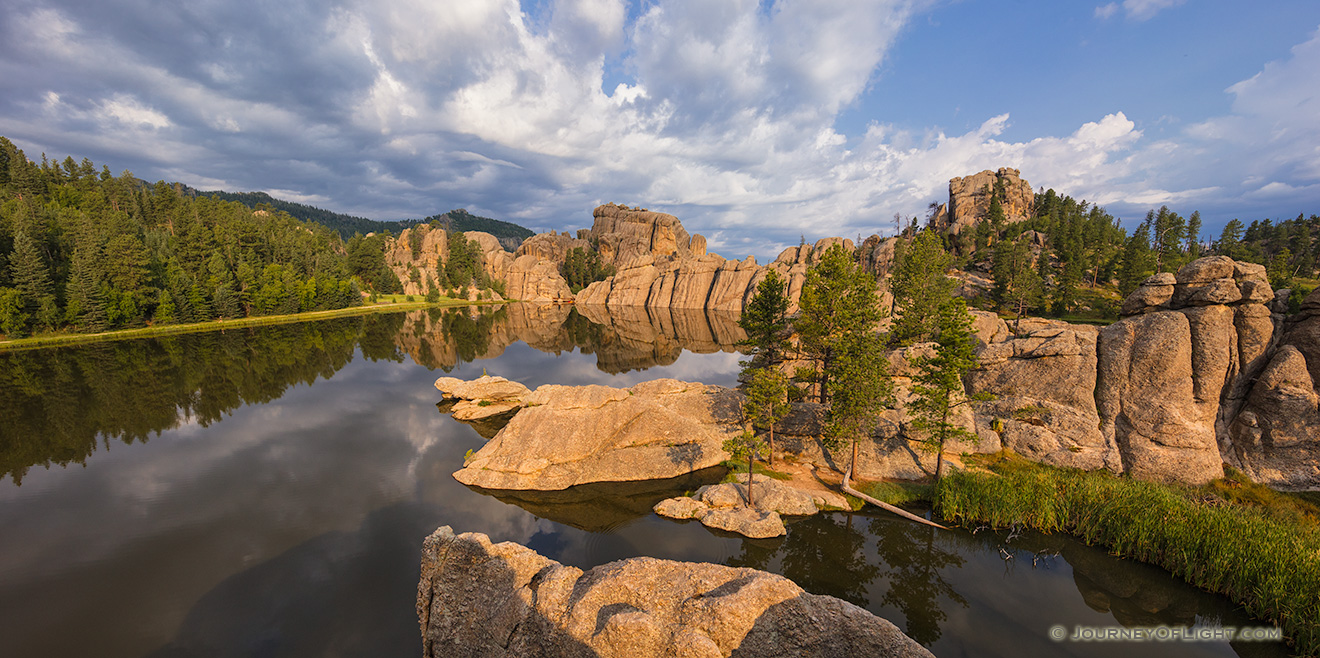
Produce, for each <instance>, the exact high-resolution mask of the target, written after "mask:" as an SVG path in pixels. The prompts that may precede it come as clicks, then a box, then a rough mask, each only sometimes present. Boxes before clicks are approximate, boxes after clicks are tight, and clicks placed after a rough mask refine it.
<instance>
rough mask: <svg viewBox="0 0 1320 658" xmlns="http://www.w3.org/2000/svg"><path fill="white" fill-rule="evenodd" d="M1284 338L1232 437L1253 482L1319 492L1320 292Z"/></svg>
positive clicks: (1313, 295)
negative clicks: (1317, 489)
mask: <svg viewBox="0 0 1320 658" xmlns="http://www.w3.org/2000/svg"><path fill="white" fill-rule="evenodd" d="M1281 334H1282V335H1281V338H1280V340H1279V344H1280V346H1279V347H1278V348H1277V349H1276V350H1274V351H1273V354H1272V355H1269V359H1268V363H1267V364H1266V366H1265V367H1264V369H1263V370H1262V371H1261V374H1260V376H1259V377H1258V378H1256V379H1255V382H1254V383H1253V384H1251V385H1250V387H1249V392H1248V393H1247V395H1246V398H1245V400H1243V405H1242V407H1241V410H1240V412H1239V413H1237V414H1236V416H1235V417H1234V418H1233V420H1232V422H1231V423H1230V424H1229V429H1228V432H1229V437H1230V440H1231V445H1232V449H1233V450H1234V451H1235V453H1236V455H1237V457H1238V458H1239V459H1240V460H1241V466H1242V468H1243V470H1244V471H1246V473H1247V474H1248V475H1249V476H1251V478H1252V479H1254V480H1256V481H1257V482H1264V483H1267V484H1270V485H1271V486H1275V487H1279V488H1285V489H1315V488H1317V487H1320V386H1317V384H1320V290H1317V291H1316V292H1312V293H1311V294H1310V295H1308V296H1307V297H1306V299H1305V300H1303V301H1302V308H1301V310H1300V311H1299V312H1298V313H1297V314H1296V315H1293V316H1292V317H1289V318H1288V319H1287V321H1286V322H1285V323H1283V327H1282V331H1281ZM1255 342H1259V340H1257V341H1255ZM1264 360H1265V359H1264V358H1263V356H1262V357H1257V358H1256V359H1254V362H1256V363H1259V362H1261V361H1264ZM1245 381H1249V380H1245ZM1244 388H1247V387H1246V386H1238V387H1235V389H1234V391H1235V392H1237V391H1240V390H1243V389H1244Z"/></svg>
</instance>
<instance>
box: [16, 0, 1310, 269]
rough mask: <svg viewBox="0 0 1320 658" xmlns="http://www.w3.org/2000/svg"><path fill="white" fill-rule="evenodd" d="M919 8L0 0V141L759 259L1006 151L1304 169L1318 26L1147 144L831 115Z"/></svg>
mask: <svg viewBox="0 0 1320 658" xmlns="http://www.w3.org/2000/svg"><path fill="white" fill-rule="evenodd" d="M934 2H935V0H865V1H850V0H830V1H829V2H807V1H806V0H778V1H777V2H771V3H765V2H760V1H758V0H707V1H704V2H688V1H683V0H657V1H656V2H650V3H645V4H642V5H635V4H629V3H625V2H624V1H623V0H556V1H551V2H547V3H546V4H545V5H544V6H543V7H540V8H538V11H537V12H534V14H529V13H528V12H526V11H524V8H523V6H522V5H520V3H519V2H517V1H516V0H481V1H477V0H465V1H455V2H447V3H434V2H428V1H425V0H392V1H390V2H368V1H366V0H343V1H342V2H339V3H336V4H335V5H334V7H333V8H332V9H329V10H325V9H321V8H319V7H310V6H306V5H300V4H297V3H294V4H287V3H286V4H285V5H280V6H278V7H274V8H272V7H269V6H267V4H266V3H261V2H257V1H256V0H235V1H234V2H229V3H222V4H211V3H207V4H187V5H178V6H174V5H170V6H161V5H159V4H158V3H152V2H149V1H148V0H107V1H106V2H102V3H95V4H93V5H85V4H83V3H78V2H74V0H41V1H38V2H31V3H26V4H19V3H15V4H12V5H6V6H5V7H4V8H2V9H0V16H3V19H2V20H0V35H3V37H4V38H3V39H0V134H4V135H6V136H8V137H10V138H11V139H14V140H15V141H16V142H17V143H19V145H20V146H23V147H24V148H29V147H36V148H37V149H38V150H45V151H50V152H52V154H59V155H61V156H62V155H63V154H65V153H68V154H73V155H75V156H77V157H82V156H84V155H86V156H89V157H92V158H93V159H94V160H96V161H98V162H103V161H104V162H108V164H111V166H112V168H114V169H119V168H122V167H124V166H129V167H131V168H133V169H134V171H135V172H136V173H138V174H139V175H144V176H146V177H149V178H153V179H154V178H156V177H162V178H163V177H167V176H179V177H182V178H183V182H186V183H189V184H194V185H203V184H205V185H206V186H216V187H218V186H221V184H223V186H224V187H226V188H229V189H249V190H251V189H264V190H274V191H278V192H280V194H279V196H282V197H284V198H290V199H293V200H306V201H310V202H314V203H316V205H321V206H324V207H328V208H330V209H334V210H338V211H341V212H347V213H351V214H357V215H363V216H368V217H374V218H379V219H395V218H401V217H422V216H426V215H430V214H433V213H436V212H441V211H444V210H448V209H450V208H453V207H460V206H461V207H466V208H468V209H469V210H471V211H472V212H476V213H479V214H485V215H490V216H494V217H498V218H501V219H508V220H511V221H517V222H520V223H523V224H525V225H528V226H530V227H532V228H536V229H549V228H556V229H564V228H575V227H581V226H585V225H588V224H589V223H590V221H591V220H590V214H589V213H590V210H591V208H592V207H594V206H595V205H596V204H599V203H603V202H606V201H619V202H627V203H631V204H641V205H644V206H647V207H650V208H652V209H658V210H665V211H668V212H672V213H674V214H677V215H678V216H679V217H680V218H681V219H682V220H683V221H684V223H685V225H687V226H688V227H689V230H692V231H694V232H701V233H703V234H706V235H707V237H708V238H709V242H710V245H711V247H712V248H713V249H716V250H719V251H722V252H724V253H726V255H742V254H745V253H755V254H757V255H758V256H761V257H765V256H770V255H773V253H774V252H775V251H777V249H778V248H779V247H781V246H783V245H785V244H789V243H793V244H795V243H796V242H797V240H798V238H799V236H800V235H809V236H821V235H830V234H833V235H840V234H841V235H847V236H849V237H855V235H856V234H857V233H861V234H863V235H866V234H870V233H872V232H884V231H885V230H886V229H888V227H890V226H892V216H893V215H894V213H896V212H898V213H902V214H904V215H907V216H913V215H921V214H922V213H923V211H924V209H925V207H926V205H927V204H928V203H929V202H931V201H937V200H942V199H943V197H944V195H945V189H946V186H947V181H948V179H949V178H951V177H953V176H962V175H967V174H970V173H974V172H976V171H979V170H981V169H986V168H995V167H1000V166H1014V167H1019V168H1021V169H1023V173H1024V175H1025V176H1027V177H1028V179H1029V180H1031V181H1032V183H1033V184H1036V185H1043V186H1047V187H1055V188H1057V189H1060V190H1062V191H1066V192H1067V193H1069V194H1072V195H1074V196H1079V197H1080V196H1085V197H1086V198H1090V199H1092V200H1101V199H1105V200H1108V201H1109V202H1112V203H1116V204H1124V203H1127V204H1129V205H1131V206H1133V207H1134V208H1135V205H1136V204H1138V203H1141V202H1145V201H1146V200H1159V199H1168V200H1172V199H1189V200H1195V199H1199V198H1208V197H1214V196H1215V195H1220V196H1219V197H1215V198H1222V197H1224V195H1227V194H1230V193H1231V191H1232V190H1238V192H1239V193H1240V192H1241V191H1242V190H1243V189H1245V188H1241V185H1242V183H1241V181H1237V182H1233V181H1227V180H1223V178H1224V176H1222V175H1220V176H1219V177H1216V176H1213V175H1212V176H1209V177H1208V178H1206V177H1205V167H1204V166H1202V165H1201V164H1199V163H1204V162H1213V161H1214V160H1215V159H1216V158H1218V159H1221V160H1223V159H1230V158H1236V157H1237V156H1236V155H1231V153H1232V154H1236V153H1245V154H1247V155H1248V156H1250V157H1246V158H1245V160H1244V161H1245V162H1247V163H1248V164H1247V166H1248V168H1249V169H1250V173H1249V174H1248V176H1247V178H1251V179H1252V181H1253V182H1252V183H1251V184H1250V185H1251V187H1250V189H1259V188H1262V187H1263V186H1265V185H1266V184H1268V183H1270V182H1275V181H1279V182H1285V183H1288V182H1291V184H1293V185H1294V186H1295V187H1297V189H1303V188H1304V186H1305V185H1307V184H1310V181H1301V182H1298V181H1296V180H1294V178H1293V176H1294V175H1302V176H1311V180H1312V181H1313V179H1314V178H1315V175H1316V170H1317V167H1318V166H1320V165H1317V162H1316V157H1315V153H1314V151H1313V150H1312V151H1310V152H1308V150H1307V146H1306V145H1307V144H1314V143H1316V141H1317V140H1316V139H1315V137H1316V135H1317V132H1320V131H1317V130H1316V126H1315V123H1316V121H1317V119H1316V117H1317V116H1320V112H1317V111H1316V108H1315V102H1314V96H1313V94H1312V92H1311V90H1313V89H1316V88H1320V84H1318V83H1320V80H1317V79H1316V78H1317V75H1318V74H1317V73H1316V71H1320V58H1318V57H1317V51H1320V46H1317V41H1316V39H1312V40H1310V41H1308V42H1307V43H1305V44H1302V45H1300V46H1298V47H1297V48H1295V49H1294V51H1293V54H1292V57H1291V58H1290V59H1288V60H1287V61H1283V62H1277V63H1273V64H1270V65H1269V66H1267V67H1265V69H1264V70H1262V71H1261V73H1260V74H1258V75H1257V76H1255V77H1253V78H1251V79H1249V80H1245V81H1243V82H1241V83H1239V84H1237V85H1234V86H1233V87H1232V88H1230V89H1229V93H1231V94H1233V95H1234V98H1235V102H1234V104H1233V112H1232V114H1230V115H1227V116H1224V117H1219V118H1214V119H1211V120H1208V121H1201V122H1198V123H1195V124H1194V125H1190V126H1189V127H1188V129H1187V130H1186V132H1185V133H1181V134H1179V135H1177V136H1175V137H1169V138H1165V139H1163V140H1161V141H1157V142H1149V141H1148V140H1145V139H1144V138H1143V132H1142V130H1141V129H1140V128H1139V125H1138V124H1139V120H1134V119H1130V118H1129V117H1128V116H1127V115H1126V114H1124V112H1122V111H1120V110H1121V109H1122V108H1113V109H1111V110H1107V111H1104V112H1097V113H1096V115H1095V116H1094V117H1092V118H1091V121H1090V122H1088V123H1085V124H1084V125H1081V126H1080V127H1077V128H1076V129H1075V130H1073V131H1072V132H1071V133H1069V134H1061V135H1054V136H1043V137H1037V138H1034V139H1026V140H1009V139H1005V137H1004V136H1005V135H1006V134H1008V132H1009V130H1010V128H1011V125H1012V116H1011V115H1009V114H998V115H996V116H987V117H976V119H975V120H976V121H980V124H979V125H973V126H972V127H970V128H966V129H962V130H959V131H948V130H941V129H939V128H930V129H928V130H926V131H924V132H922V131H914V130H913V129H912V128H911V127H906V126H896V125H891V124H888V123H885V121H884V119H883V118H882V117H877V118H876V120H875V121H874V122H872V123H871V124H870V125H869V126H868V127H867V128H866V129H865V131H864V132H862V133H861V134H848V133H846V132H844V131H842V130H841V129H840V128H839V127H838V126H837V124H836V122H837V121H838V120H839V117H840V115H841V114H842V113H844V112H846V111H848V110H850V109H851V108H855V107H856V106H857V105H858V104H859V103H860V102H861V101H862V100H863V99H865V98H866V97H867V95H868V94H869V93H871V90H872V88H873V86H874V85H875V84H877V80H878V79H879V77H878V76H879V75H880V72H881V71H883V70H884V67H885V65H886V61H887V60H886V58H887V57H888V55H889V53H890V51H891V50H892V48H893V46H894V44H895V42H896V40H897V39H898V38H899V37H900V35H901V33H902V32H903V30H904V28H905V26H907V25H908V24H909V23H911V22H912V21H913V19H914V17H917V16H919V15H921V14H923V13H924V12H927V11H928V10H929V9H930V8H931V6H932V4H933V3H934ZM1177 4H1180V2H1179V1H1178V0H1126V1H1125V2H1122V3H1121V4H1119V3H1117V2H1115V3H1111V4H1108V5H1103V6H1101V7H1099V8H1097V10H1096V16H1098V17H1101V18H1104V17H1108V16H1113V15H1116V14H1117V13H1118V12H1119V11H1120V10H1122V11H1123V12H1124V15H1125V16H1126V17H1127V18H1129V19H1130V20H1144V19H1147V18H1150V17H1151V16H1154V15H1155V14H1156V13H1157V12H1159V11H1161V10H1162V9H1166V8H1169V7H1172V6H1176V5H1177ZM144 35H146V36H149V37H150V38H144ZM1267 151H1268V152H1269V153H1276V152H1277V153H1282V154H1283V155H1282V157H1280V158H1275V160H1271V158H1270V157H1267ZM1276 160H1277V162H1276ZM1285 169H1286V170H1287V171H1284V170H1285ZM1198 177H1199V178H1198ZM1200 178H1204V179H1205V180H1200ZM1198 194H1199V195H1201V196H1199V197H1198V196H1197V195H1198ZM1207 195H1208V197H1207ZM1137 200H1140V201H1137ZM1141 213H1143V214H1144V210H1142V211H1141Z"/></svg>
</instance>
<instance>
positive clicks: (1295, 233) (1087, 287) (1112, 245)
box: [908, 189, 1320, 321]
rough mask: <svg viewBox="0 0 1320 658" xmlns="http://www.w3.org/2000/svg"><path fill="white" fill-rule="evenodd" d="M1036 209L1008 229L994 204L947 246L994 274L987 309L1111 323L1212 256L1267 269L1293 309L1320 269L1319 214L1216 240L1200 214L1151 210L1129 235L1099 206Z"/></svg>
mask: <svg viewBox="0 0 1320 658" xmlns="http://www.w3.org/2000/svg"><path fill="white" fill-rule="evenodd" d="M1034 207H1035V210H1034V213H1033V216H1032V217H1031V218H1029V219H1028V220H1026V221H1022V222H1016V223H1010V222H1008V221H1006V218H1005V216H1004V212H1003V210H1002V208H1001V206H1000V203H999V199H998V198H997V197H996V198H994V199H993V200H992V201H991V205H990V211H989V215H988V216H987V217H986V219H985V221H981V222H979V223H977V224H976V225H975V226H974V228H973V229H971V230H968V231H964V232H963V233H961V234H959V235H956V236H949V239H948V240H947V242H948V243H949V246H950V247H952V248H953V249H954V250H956V251H957V252H958V253H959V254H960V255H961V256H962V257H963V261H964V263H965V265H966V267H967V268H968V269H970V270H972V271H981V272H984V273H986V274H989V275H990V279H992V280H993V283H994V288H993V290H992V291H991V295H990V298H989V300H988V301H989V302H992V303H993V305H994V306H993V307H997V308H999V309H1002V310H1007V311H1009V312H1012V313H1015V314H1017V313H1021V314H1043V315H1053V316H1055V317H1072V318H1074V319H1086V320H1095V321H1106V320H1114V319H1117V317H1118V304H1119V302H1121V301H1122V299H1123V297H1125V296H1126V295H1128V294H1129V293H1131V292H1132V291H1133V290H1135V289H1136V288H1137V286H1139V285H1140V284H1141V282H1142V281H1144V280H1145V279H1146V278H1147V277H1149V276H1151V275H1152V274H1155V273H1158V272H1177V271H1178V268H1180V267H1182V266H1183V265H1185V264H1187V263H1189V262H1191V261H1193V260H1195V259H1197V258H1200V257H1202V256H1211V255H1225V256H1230V257H1232V258H1234V259H1237V260H1242V261H1248V262H1254V263H1259V264H1261V265H1264V266H1265V267H1266V271H1267V272H1268V275H1269V278H1270V285H1271V286H1272V287H1274V288H1275V289H1276V290H1277V289H1282V288H1290V289H1292V291H1293V293H1292V301H1293V305H1294V306H1295V305H1296V304H1297V303H1298V302H1300V300H1301V298H1302V297H1303V296H1304V295H1305V293H1307V292H1309V291H1310V290H1311V288H1312V287H1313V286H1314V281H1313V280H1312V277H1314V276H1315V271H1316V265H1317V261H1320V241H1317V240H1316V239H1315V237H1314V236H1315V235H1317V234H1320V216H1317V215H1311V216H1310V217H1309V218H1307V217H1304V216H1303V215H1298V216H1297V218H1296V219H1290V220H1286V221H1283V222H1279V223H1278V224H1275V223H1273V222H1272V221H1271V220H1268V219H1265V220H1258V221H1253V222H1252V223H1251V224H1250V225H1249V226H1245V227H1244V225H1243V223H1242V222H1241V221H1239V220H1236V219H1234V220H1232V221H1230V222H1229V223H1228V225H1227V226H1225V228H1224V230H1223V232H1222V233H1221V235H1220V237H1219V239H1218V240H1213V241H1212V240H1210V239H1209V238H1208V237H1207V236H1203V235H1202V222H1201V216H1200V213H1198V212H1193V213H1191V214H1190V215H1188V216H1186V217H1184V216H1182V215H1179V214H1178V213H1176V212H1174V211H1172V210H1170V209H1169V208H1168V207H1161V208H1159V209H1158V210H1151V211H1150V212H1149V213H1147V214H1146V217H1145V218H1144V220H1143V221H1142V222H1141V223H1140V224H1138V225H1137V226H1136V227H1135V228H1134V229H1133V230H1132V231H1131V232H1130V233H1129V231H1127V230H1126V229H1123V228H1121V227H1120V225H1119V222H1118V220H1116V219H1115V218H1114V217H1113V216H1112V215H1110V214H1109V213H1108V212H1106V211H1105V210H1104V208H1102V207H1100V206H1097V205H1094V204H1090V203H1087V202H1086V201H1077V200H1075V199H1073V198H1072V197H1069V196H1061V195H1059V194H1057V193H1056V192H1055V191H1054V190H1052V189H1051V190H1048V191H1046V192H1044V193H1042V194H1038V195H1036V199H1035V204H1034ZM914 228H915V227H914ZM908 235H910V233H909V234H908Z"/></svg>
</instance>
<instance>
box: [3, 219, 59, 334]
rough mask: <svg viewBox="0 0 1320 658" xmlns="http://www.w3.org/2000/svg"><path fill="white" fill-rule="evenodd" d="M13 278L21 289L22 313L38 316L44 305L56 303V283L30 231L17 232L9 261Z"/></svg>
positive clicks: (19, 290)
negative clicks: (29, 233)
mask: <svg viewBox="0 0 1320 658" xmlns="http://www.w3.org/2000/svg"><path fill="white" fill-rule="evenodd" d="M9 271H10V279H11V280H12V281H13V282H14V288H15V289H17V290H18V292H19V295H20V298H19V299H20V300H21V303H22V306H23V313H24V314H26V315H27V316H28V317H30V318H35V317H36V316H37V315H38V313H40V312H42V310H43V309H42V307H43V305H49V304H53V303H54V299H55V295H54V294H53V293H54V288H55V285H54V284H53V283H51V280H50V269H49V268H48V267H47V265H46V261H45V259H44V258H42V257H41V252H40V251H39V250H38V248H37V244H36V242H34V241H33V240H32V239H31V238H29V237H28V235H27V233H25V232H23V231H18V232H17V233H16V234H15V235H14V252H13V254H12V255H11V256H10V260H9Z"/></svg>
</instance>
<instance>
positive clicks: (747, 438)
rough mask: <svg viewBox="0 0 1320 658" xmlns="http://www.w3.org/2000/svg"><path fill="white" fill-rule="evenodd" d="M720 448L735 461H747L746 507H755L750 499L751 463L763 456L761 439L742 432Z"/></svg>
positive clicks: (764, 449) (763, 446)
mask: <svg viewBox="0 0 1320 658" xmlns="http://www.w3.org/2000/svg"><path fill="white" fill-rule="evenodd" d="M721 447H723V448H724V451H725V452H727V453H729V456H730V457H732V458H733V459H734V460H735V461H736V460H740V459H746V460H747V506H748V507H755V506H756V502H755V501H754V500H753V498H752V462H754V461H755V460H756V459H757V458H758V457H760V456H761V455H763V454H765V451H766V446H765V443H764V442H762V441H761V437H759V436H757V435H756V432H753V431H752V430H743V433H742V434H739V435H738V436H736V437H734V438H732V439H728V440H726V441H725V442H724V445H723V446H721Z"/></svg>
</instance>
